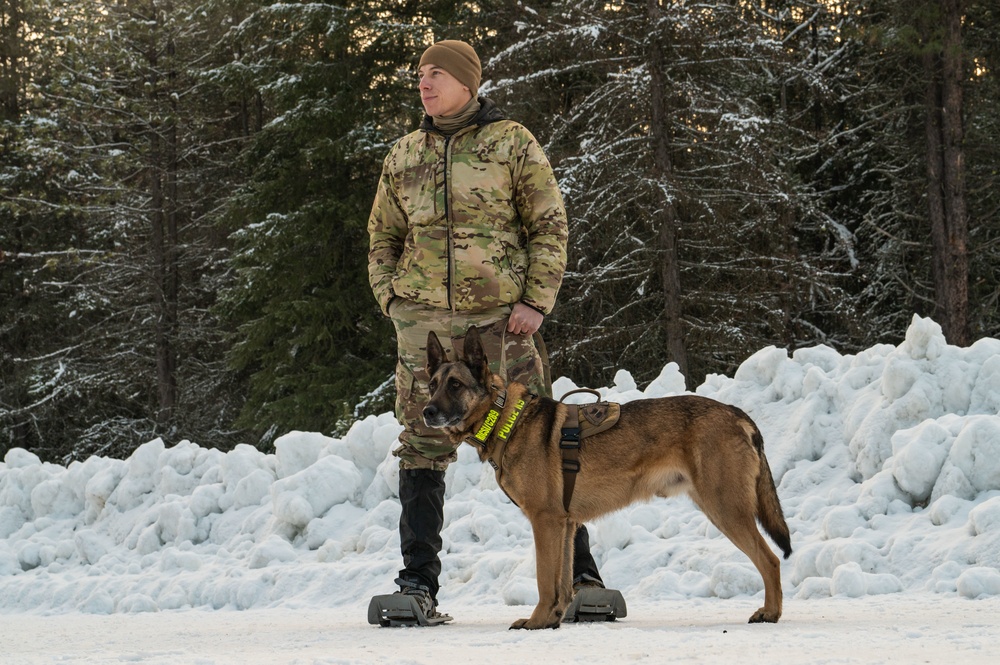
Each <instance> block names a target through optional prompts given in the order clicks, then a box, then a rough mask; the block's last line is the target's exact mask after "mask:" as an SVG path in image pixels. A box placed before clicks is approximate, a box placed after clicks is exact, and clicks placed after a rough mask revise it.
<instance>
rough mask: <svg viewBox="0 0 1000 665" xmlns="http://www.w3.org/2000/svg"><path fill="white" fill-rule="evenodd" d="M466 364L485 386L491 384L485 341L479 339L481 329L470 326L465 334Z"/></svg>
mask: <svg viewBox="0 0 1000 665" xmlns="http://www.w3.org/2000/svg"><path fill="white" fill-rule="evenodd" d="M465 364H466V365H468V366H469V369H470V370H471V371H472V375H473V376H475V377H477V378H478V379H479V381H480V383H482V384H483V385H486V384H487V383H489V379H490V364H489V362H488V361H487V360H486V352H485V351H484V350H483V341H482V339H481V338H480V337H479V329H478V328H476V327H475V326H469V330H468V331H467V332H466V333H465Z"/></svg>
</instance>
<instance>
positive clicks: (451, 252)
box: [444, 136, 455, 309]
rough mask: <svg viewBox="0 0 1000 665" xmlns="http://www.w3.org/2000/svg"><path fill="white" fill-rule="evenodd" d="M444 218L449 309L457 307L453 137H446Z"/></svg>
mask: <svg viewBox="0 0 1000 665" xmlns="http://www.w3.org/2000/svg"><path fill="white" fill-rule="evenodd" d="M444 218H445V221H446V222H447V226H448V283H447V284H446V286H447V291H448V309H453V308H454V307H455V303H454V300H453V298H452V284H453V283H454V280H455V233H454V231H455V230H454V229H453V228H452V221H451V137H450V136H445V137H444Z"/></svg>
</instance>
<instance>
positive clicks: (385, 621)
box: [368, 580, 452, 628]
mask: <svg viewBox="0 0 1000 665" xmlns="http://www.w3.org/2000/svg"><path fill="white" fill-rule="evenodd" d="M396 583H397V584H399V585H400V586H401V587H402V588H401V589H400V590H399V591H397V592H396V593H390V594H386V595H384V596H375V597H373V598H372V600H371V603H369V604H368V623H370V624H373V625H376V624H377V625H379V626H382V627H383V628H388V627H397V626H437V625H439V624H442V623H447V622H448V621H451V620H452V619H451V617H450V616H449V615H447V614H441V613H440V612H438V611H437V608H436V607H435V604H434V599H433V598H431V594H430V591H429V590H428V588H427V587H425V586H423V585H420V584H414V583H413V582H407V581H403V580H396Z"/></svg>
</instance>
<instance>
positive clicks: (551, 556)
mask: <svg viewBox="0 0 1000 665" xmlns="http://www.w3.org/2000/svg"><path fill="white" fill-rule="evenodd" d="M570 527H571V525H570V522H569V520H567V519H566V516H565V515H559V514H555V515H552V514H546V515H538V516H535V517H534V518H533V519H531V530H532V532H533V535H534V538H535V577H536V578H537V580H538V605H536V606H535V610H534V612H532V613H531V616H530V617H528V618H527V619H518V620H517V621H515V622H514V623H513V624H511V626H510V627H511V630H513V629H515V628H526V629H528V630H535V629H538V628H558V627H559V623H560V622H561V621H562V615H563V611H564V610H565V609H566V605H567V604H568V603H569V601H570V597H569V595H568V594H567V591H566V589H567V588H571V587H572V580H571V579H564V578H565V577H566V575H567V573H565V572H564V570H565V568H566V542H567V538H569V539H572V537H573V534H572V532H571V531H570ZM571 547H572V545H571ZM570 551H571V552H572V550H570ZM570 556H572V555H570Z"/></svg>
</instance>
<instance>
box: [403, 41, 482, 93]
mask: <svg viewBox="0 0 1000 665" xmlns="http://www.w3.org/2000/svg"><path fill="white" fill-rule="evenodd" d="M424 65H436V66H438V67H440V68H441V69H443V70H445V71H446V72H448V73H449V74H451V75H452V76H454V77H455V78H456V79H458V82H459V83H461V84H462V85H464V86H465V87H467V88H468V89H469V90H470V91H471V92H472V98H473V99H475V98H476V97H477V96H478V94H479V82H480V80H481V79H482V77H483V68H482V65H480V64H479V56H478V55H476V50H475V49H474V48H472V47H471V46H469V45H468V44H466V43H465V42H460V41H458V40H457V39H445V40H444V41H440V42H438V43H437V44H434V45H433V46H431V47H429V48H428V49H427V50H426V51H424V54H423V55H422V56H420V64H419V65H418V66H417V67H418V69H419V68H420V67H423V66H424Z"/></svg>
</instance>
